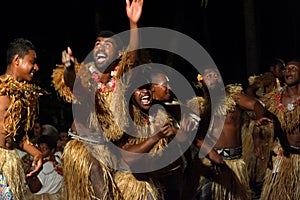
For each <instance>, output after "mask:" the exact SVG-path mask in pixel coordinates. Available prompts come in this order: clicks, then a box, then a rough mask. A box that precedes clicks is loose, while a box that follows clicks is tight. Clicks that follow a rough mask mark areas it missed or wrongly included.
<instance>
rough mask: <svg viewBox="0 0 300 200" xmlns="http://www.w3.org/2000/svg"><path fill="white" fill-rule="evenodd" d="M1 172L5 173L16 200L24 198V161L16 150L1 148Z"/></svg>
mask: <svg viewBox="0 0 300 200" xmlns="http://www.w3.org/2000/svg"><path fill="white" fill-rule="evenodd" d="M0 172H2V173H3V175H4V177H5V179H6V181H7V183H8V185H9V187H10V188H11V190H12V193H13V196H14V199H15V200H23V199H24V192H25V190H26V185H25V174H24V169H23V167H22V161H21V159H20V156H19V155H18V153H17V151H16V150H7V149H3V148H0Z"/></svg>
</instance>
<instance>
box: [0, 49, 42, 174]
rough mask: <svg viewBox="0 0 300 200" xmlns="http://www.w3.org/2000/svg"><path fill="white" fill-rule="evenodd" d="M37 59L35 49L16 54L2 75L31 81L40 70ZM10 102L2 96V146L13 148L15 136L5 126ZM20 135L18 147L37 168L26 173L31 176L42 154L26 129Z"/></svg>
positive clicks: (6, 97) (0, 121) (35, 170)
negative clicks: (31, 157) (27, 154)
mask: <svg viewBox="0 0 300 200" xmlns="http://www.w3.org/2000/svg"><path fill="white" fill-rule="evenodd" d="M36 59H37V56H36V52H35V51H34V50H29V51H28V54H27V55H25V56H24V57H21V56H20V55H19V54H16V55H14V57H13V60H12V61H11V63H10V64H8V66H7V69H6V72H5V74H4V75H2V76H1V77H2V78H3V77H5V76H6V75H11V76H12V77H13V78H14V79H15V80H17V81H31V80H32V78H33V76H34V74H35V72H36V71H38V70H39V67H38V65H37V63H36ZM10 103H11V100H10V99H9V97H8V96H0V124H1V125H0V147H2V148H7V149H12V148H13V146H12V144H13V143H12V141H13V137H12V136H9V137H7V132H6V131H5V129H4V127H3V123H4V116H5V113H6V111H7V109H8V108H9V106H10ZM18 135H19V137H20V138H21V140H20V143H19V144H17V145H18V147H19V148H20V149H22V150H24V151H26V152H27V153H29V154H30V155H32V156H33V163H32V166H34V167H35V169H34V170H32V171H30V172H29V173H28V174H26V176H31V175H33V174H34V173H36V172H37V171H39V169H40V168H41V166H42V154H41V152H40V151H39V150H38V149H37V148H36V147H35V146H33V145H32V144H31V143H30V142H29V140H28V137H26V133H25V132H24V131H22V130H21V129H19V130H18Z"/></svg>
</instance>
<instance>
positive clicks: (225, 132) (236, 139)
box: [195, 69, 272, 173]
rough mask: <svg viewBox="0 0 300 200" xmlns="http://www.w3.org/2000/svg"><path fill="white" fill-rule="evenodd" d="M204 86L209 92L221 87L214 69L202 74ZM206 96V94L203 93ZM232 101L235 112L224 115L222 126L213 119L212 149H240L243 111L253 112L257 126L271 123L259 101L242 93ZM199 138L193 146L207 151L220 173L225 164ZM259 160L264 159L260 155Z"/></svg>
mask: <svg viewBox="0 0 300 200" xmlns="http://www.w3.org/2000/svg"><path fill="white" fill-rule="evenodd" d="M203 78H204V84H205V85H206V86H207V88H209V89H210V90H214V89H219V88H221V86H220V85H219V84H220V83H221V77H220V74H219V73H218V72H217V71H216V70H214V69H207V70H205V71H204V74H203ZM205 94H207V93H205ZM234 101H235V103H236V107H235V110H234V111H233V112H230V113H228V114H227V115H226V117H225V121H224V124H223V123H222V121H221V120H220V119H219V118H217V117H216V118H215V119H214V125H213V128H212V131H211V133H212V135H214V136H215V137H217V138H218V140H217V141H216V143H215V146H214V147H217V148H236V147H240V146H241V144H242V141H241V123H242V120H241V119H242V112H243V111H244V110H251V111H254V112H255V114H256V116H257V118H258V119H259V120H258V122H257V123H258V124H261V123H271V122H272V121H271V120H270V119H269V118H266V117H265V114H266V112H267V111H266V109H265V108H264V107H263V106H262V104H260V103H259V101H258V100H257V99H256V98H254V97H251V96H248V95H246V94H244V93H239V94H237V95H235V96H234ZM203 142H204V141H203V139H201V137H199V138H197V139H196V140H195V145H196V146H198V147H199V148H201V147H202V146H203V145H204V146H203V147H204V148H203V149H204V150H205V151H207V155H208V158H209V159H210V160H211V161H212V163H214V164H215V165H217V166H219V168H218V169H217V173H220V172H221V170H222V168H224V167H223V166H222V165H225V162H224V161H223V159H222V158H221V156H220V155H219V154H218V153H217V152H215V150H214V149H212V148H211V147H209V146H208V145H207V144H205V143H203ZM261 159H264V157H263V155H261Z"/></svg>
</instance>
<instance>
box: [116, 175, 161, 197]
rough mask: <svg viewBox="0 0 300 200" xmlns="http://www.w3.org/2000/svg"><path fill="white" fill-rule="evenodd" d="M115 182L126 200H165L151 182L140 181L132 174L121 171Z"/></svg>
mask: <svg viewBox="0 0 300 200" xmlns="http://www.w3.org/2000/svg"><path fill="white" fill-rule="evenodd" d="M115 181H116V183H117V185H118V188H119V190H120V192H121V194H122V196H123V198H124V200H150V199H151V200H163V197H162V196H161V195H160V193H159V189H158V187H157V186H156V185H155V184H154V183H153V182H152V181H151V180H150V181H148V180H147V181H142V180H138V179H137V178H136V177H135V176H134V175H133V174H132V173H127V172H121V171H119V172H117V173H116V174H115Z"/></svg>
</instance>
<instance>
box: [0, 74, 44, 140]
mask: <svg viewBox="0 0 300 200" xmlns="http://www.w3.org/2000/svg"><path fill="white" fill-rule="evenodd" d="M42 92H43V90H42V89H41V88H40V87H39V86H36V85H34V84H30V83H28V82H26V81H23V82H19V81H16V80H15V79H14V78H13V77H12V76H10V75H7V76H5V77H4V78H1V79H0V95H2V96H8V97H9V98H10V100H11V104H10V106H9V108H8V109H7V111H6V114H5V116H4V129H5V130H6V131H7V132H8V136H9V135H13V136H15V135H16V134H17V130H18V128H19V126H20V123H21V122H22V121H25V126H24V131H25V132H27V131H28V130H30V129H31V128H32V127H33V124H34V120H35V119H36V114H37V110H36V109H35V108H36V105H37V102H38V98H39V96H40V95H42ZM22 110H26V111H27V116H26V119H23V118H24V115H22Z"/></svg>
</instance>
